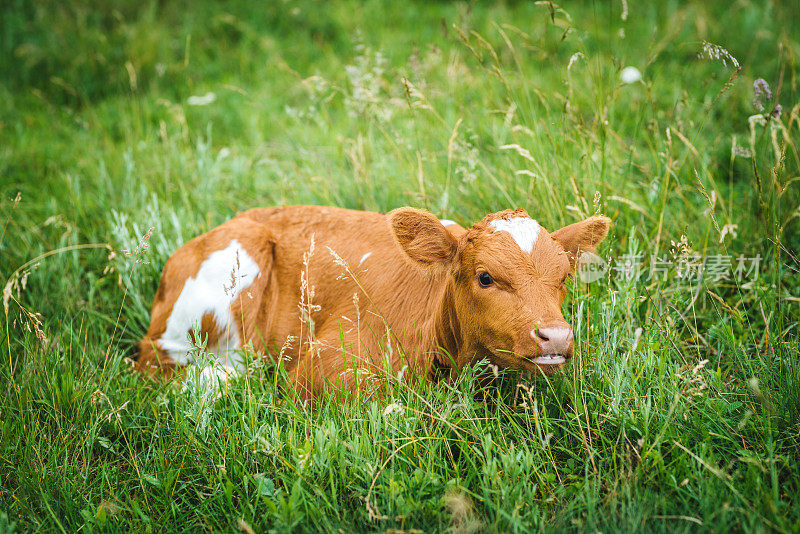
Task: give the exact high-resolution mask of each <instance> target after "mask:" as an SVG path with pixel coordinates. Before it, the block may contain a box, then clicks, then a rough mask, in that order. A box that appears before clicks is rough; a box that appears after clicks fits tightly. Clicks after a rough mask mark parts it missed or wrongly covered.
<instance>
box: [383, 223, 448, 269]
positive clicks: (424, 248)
mask: <svg viewBox="0 0 800 534" xmlns="http://www.w3.org/2000/svg"><path fill="white" fill-rule="evenodd" d="M386 217H387V218H388V219H389V224H390V225H391V227H392V234H393V235H394V238H395V240H396V241H397V244H398V245H400V248H401V249H403V252H405V253H406V255H407V256H408V257H409V258H411V259H412V260H413V261H415V262H416V263H418V264H421V265H422V266H425V267H435V266H447V265H449V264H450V263H451V262H452V261H453V258H455V255H456V251H457V250H458V242H457V241H456V240H455V239H454V238H453V236H452V235H450V232H448V231H447V230H446V229H445V227H444V226H442V223H441V222H440V221H439V219H437V218H436V217H435V216H434V215H433V214H432V213H430V212H427V211H425V210H419V209H416V208H398V209H396V210H394V211H391V212H389V213H388V214H387V215H386Z"/></svg>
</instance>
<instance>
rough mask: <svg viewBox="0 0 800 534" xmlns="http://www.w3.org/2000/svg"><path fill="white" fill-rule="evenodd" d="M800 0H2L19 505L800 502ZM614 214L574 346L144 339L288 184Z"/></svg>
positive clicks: (263, 508)
mask: <svg viewBox="0 0 800 534" xmlns="http://www.w3.org/2000/svg"><path fill="white" fill-rule="evenodd" d="M798 21H800V4H798V2H796V1H786V2H778V1H756V0H736V1H721V0H714V1H708V2H686V3H684V2H667V1H664V2H634V1H632V0H627V1H625V0H619V1H609V2H601V1H597V0H595V1H582V2H563V3H560V4H556V3H554V2H548V1H542V2H533V1H519V2H514V1H509V2H505V3H498V4H494V5H488V4H484V3H477V2H473V3H466V2H380V1H377V0H367V1H364V2H356V1H350V0H347V1H341V2H324V3H317V2H312V1H310V0H282V1H276V2H269V3H264V4H263V5H262V4H260V3H259V4H257V3H249V2H244V1H231V2H224V3H212V2H194V3H189V2H179V1H176V2H156V1H145V2H134V1H132V0H124V1H119V2H110V1H107V0H93V1H90V2H57V1H55V0H44V1H42V2H28V1H26V0H9V1H6V2H4V7H3V9H2V15H0V285H2V286H3V288H4V289H3V310H2V314H0V532H15V531H16V532H28V531H41V532H118V531H119V532H128V531H134V532H196V531H241V532H246V533H250V532H322V531H327V532H387V533H389V532H392V533H400V532H408V533H412V532H436V531H449V532H458V533H468V532H530V531H544V532H549V531H592V532H594V531H602V532H613V531H679V532H680V531H692V532H694V531H718V532H729V531H756V532H761V531H781V532H798V531H800V363H798V352H799V351H800V335H799V333H798V328H800V273H799V271H798V270H800V259H798V258H799V257H800V152H799V150H800V146H798V145H800V87H799V84H800V24H799V23H798ZM282 204H327V205H335V206H341V207H347V208H355V209H365V210H377V211H388V210H391V209H393V208H396V207H399V206H404V205H411V206H416V207H420V208H426V209H428V210H430V211H432V212H433V213H435V214H436V215H437V216H439V217H441V218H447V219H453V220H455V221H457V222H459V223H461V224H464V225H469V224H472V222H474V221H476V220H479V219H480V218H482V217H483V216H484V215H485V214H487V213H489V212H494V211H499V210H501V209H506V208H514V207H518V206H519V207H524V208H526V209H527V210H528V212H529V213H530V214H531V215H532V216H533V217H535V218H536V219H538V220H539V221H540V222H541V223H542V225H543V226H545V227H546V228H549V229H555V228H558V227H560V226H562V225H565V224H569V223H571V222H574V221H577V220H579V219H581V218H584V217H587V216H590V215H593V214H596V213H602V214H605V215H607V216H609V217H611V218H612V220H613V226H612V230H611V234H610V236H609V238H608V239H607V240H606V241H605V242H604V243H603V245H602V246H601V248H600V250H599V253H600V256H601V257H602V258H603V259H604V261H606V262H607V265H608V267H609V268H608V269H607V270H606V271H605V272H604V274H603V276H602V277H600V279H599V280H596V281H593V282H591V283H587V282H584V281H582V280H580V279H577V278H576V279H574V280H572V281H571V282H570V284H569V295H568V297H567V300H566V302H565V305H564V306H565V310H564V311H565V317H566V318H567V320H568V321H570V322H571V324H572V326H573V327H574V330H575V335H576V357H575V358H574V360H573V363H572V364H571V365H570V366H569V367H568V368H567V369H566V371H565V372H564V373H563V374H561V375H559V376H554V377H551V378H549V379H544V378H539V377H535V376H529V375H521V374H518V373H510V372H507V373H499V375H500V376H498V378H497V380H496V382H495V383H494V384H490V385H488V386H487V385H486V384H485V381H484V380H481V377H482V376H484V375H485V374H486V373H492V372H493V371H492V369H491V368H490V367H489V366H488V365H487V364H486V362H483V363H481V364H479V365H477V366H476V367H474V368H470V369H467V370H465V371H464V372H463V373H462V374H461V375H460V376H459V377H458V379H457V380H456V381H454V382H448V381H442V382H438V383H430V384H425V383H413V382H412V383H410V382H408V381H407V380H403V377H402V376H392V377H388V378H386V384H385V388H384V390H383V393H382V394H380V395H373V396H370V395H353V396H345V397H341V396H336V395H330V396H324V397H322V398H320V399H318V400H317V402H315V403H314V404H313V405H310V404H305V403H303V402H301V401H300V400H298V399H297V398H296V397H295V396H293V395H291V394H290V393H289V391H288V389H289V387H290V386H288V385H287V379H286V377H285V375H284V374H283V373H282V372H281V370H280V369H276V367H275V366H274V365H272V364H270V363H268V362H267V361H261V360H256V361H253V362H252V364H251V365H250V366H249V369H248V372H247V373H245V374H243V375H242V376H241V377H238V378H236V379H234V380H232V381H230V382H229V383H228V384H226V385H225V386H224V387H223V388H222V389H221V390H219V391H217V390H212V389H207V388H203V387H195V386H193V384H192V382H191V381H188V382H186V383H185V384H184V383H181V382H169V381H153V380H144V379H142V378H141V377H140V376H138V375H137V374H135V373H134V372H133V371H132V368H131V367H132V361H131V360H132V358H135V357H136V350H135V347H134V343H135V342H136V341H137V340H138V339H139V338H141V336H142V335H143V334H144V331H145V329H146V327H147V323H148V319H149V307H150V304H151V302H152V298H153V295H154V294H155V291H156V288H157V284H158V279H159V274H160V271H161V268H162V267H163V265H164V262H165V261H166V259H167V258H168V257H169V255H170V254H171V253H172V252H173V251H174V250H176V249H177V248H178V247H179V246H180V245H181V244H182V243H183V242H185V241H187V240H188V239H190V238H192V237H193V236H195V235H198V234H200V233H202V232H205V231H207V230H209V229H211V228H213V227H214V226H216V225H218V224H220V223H222V222H224V221H225V220H227V219H228V218H230V217H231V216H233V215H234V214H236V213H237V212H239V211H243V210H245V209H247V208H251V207H256V206H272V205H282Z"/></svg>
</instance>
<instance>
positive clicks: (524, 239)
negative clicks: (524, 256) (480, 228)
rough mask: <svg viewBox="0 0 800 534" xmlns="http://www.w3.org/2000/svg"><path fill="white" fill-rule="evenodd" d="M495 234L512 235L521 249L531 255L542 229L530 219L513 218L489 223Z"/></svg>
mask: <svg viewBox="0 0 800 534" xmlns="http://www.w3.org/2000/svg"><path fill="white" fill-rule="evenodd" d="M489 226H491V227H492V228H494V230H495V232H507V233H509V234H511V237H513V238H514V241H516V242H517V245H519V248H521V249H522V250H524V251H525V252H527V253H528V254H530V253H531V252H532V251H533V245H534V244H535V243H536V240H537V239H539V230H540V229H541V227H540V226H539V223H538V222H536V221H535V220H534V219H530V218H528V217H512V218H511V219H495V220H493V221H492V222H490V223H489Z"/></svg>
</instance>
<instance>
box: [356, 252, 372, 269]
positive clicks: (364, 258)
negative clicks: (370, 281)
mask: <svg viewBox="0 0 800 534" xmlns="http://www.w3.org/2000/svg"><path fill="white" fill-rule="evenodd" d="M370 256H372V252H367V253H366V254H364V255H363V256H361V261H360V262H358V266H359V267H361V264H362V263H364V262H365V261H367V258H369V257H370Z"/></svg>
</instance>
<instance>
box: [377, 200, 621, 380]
mask: <svg viewBox="0 0 800 534" xmlns="http://www.w3.org/2000/svg"><path fill="white" fill-rule="evenodd" d="M389 221H390V224H391V226H392V230H393V232H394V236H395V238H396V240H397V242H398V244H399V245H400V247H401V248H402V249H403V251H404V252H405V253H406V254H407V255H408V257H409V258H410V259H411V260H412V261H414V262H416V263H417V264H419V265H421V266H423V267H424V268H428V269H439V270H445V271H447V273H448V276H449V277H450V283H451V291H450V293H449V294H448V296H447V298H448V299H451V301H452V308H451V309H452V310H454V312H455V314H456V316H457V318H458V325H459V328H460V332H459V338H460V339H459V340H458V341H459V343H460V344H461V346H462V347H464V348H465V349H466V350H464V351H462V352H463V354H462V355H461V357H462V358H471V357H474V358H478V359H479V358H483V357H488V358H489V359H490V360H491V361H492V362H493V363H495V364H497V365H499V366H500V367H504V368H510V369H524V370H530V371H541V372H543V373H545V374H552V373H554V372H556V371H558V370H559V369H560V368H561V367H563V366H564V364H565V363H566V361H567V360H569V359H570V358H571V357H572V354H573V336H572V328H571V327H570V325H569V324H568V323H567V321H566V320H565V319H564V316H563V315H562V313H561V305H562V303H563V301H564V297H565V296H566V286H565V282H566V280H567V277H568V276H570V274H571V273H572V272H573V271H574V269H575V262H576V259H577V258H578V256H579V255H580V254H581V253H582V252H586V251H594V249H595V247H596V246H597V244H598V243H600V241H602V240H603V239H604V238H605V237H606V235H607V234H608V228H609V224H610V220H609V219H608V218H607V217H590V218H588V219H586V220H584V221H581V222H577V223H575V224H570V225H569V226H565V227H564V228H561V229H560V230H556V231H555V232H553V233H549V232H548V231H547V230H545V229H544V228H542V227H541V226H540V225H539V223H538V222H536V221H535V220H533V219H531V218H530V216H529V215H528V214H527V213H526V212H525V210H522V209H517V210H505V211H501V212H498V213H493V214H490V215H487V216H486V217H484V219H483V220H482V221H480V222H478V223H476V224H475V225H474V226H473V227H472V228H470V229H468V230H467V231H466V232H465V233H463V234H462V235H460V236H458V237H456V236H454V235H453V234H452V233H451V232H449V231H448V230H446V229H445V227H444V226H442V224H441V222H440V221H439V220H438V219H437V218H436V217H434V216H433V215H432V214H431V213H428V212H426V211H423V210H418V209H413V208H400V209H398V210H395V211H393V212H391V213H390V214H389ZM452 356H453V357H456V355H455V354H453V355H452ZM456 363H457V364H458V365H459V366H462V365H464V364H466V363H469V360H467V361H457V362H456Z"/></svg>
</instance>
